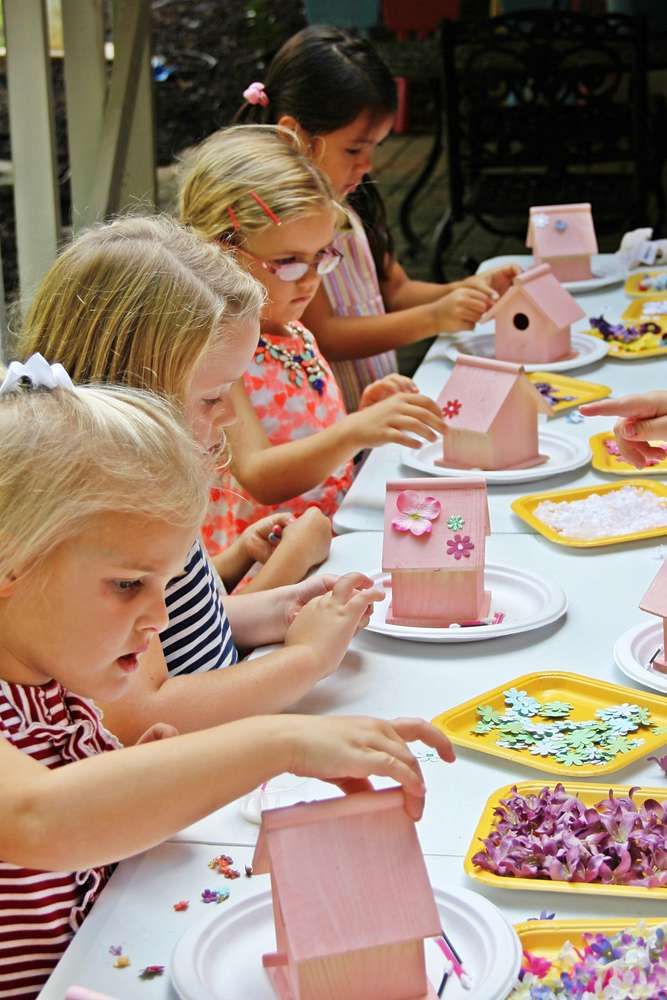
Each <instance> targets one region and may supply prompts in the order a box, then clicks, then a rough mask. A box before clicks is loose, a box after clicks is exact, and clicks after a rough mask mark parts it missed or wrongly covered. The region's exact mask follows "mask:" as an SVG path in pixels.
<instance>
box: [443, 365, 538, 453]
mask: <svg viewBox="0 0 667 1000" xmlns="http://www.w3.org/2000/svg"><path fill="white" fill-rule="evenodd" d="M438 404H439V406H440V408H441V409H442V415H443V418H444V421H445V433H444V435H443V457H442V461H438V462H437V464H438V465H443V466H447V467H449V468H455V469H483V470H488V469H526V468H529V467H530V466H532V465H539V464H540V463H541V462H545V461H546V456H545V455H540V453H539V445H538V427H537V417H538V414H539V413H546V414H550V413H551V407H550V405H549V403H548V402H547V400H546V399H545V398H544V396H543V395H542V393H541V392H539V391H538V390H537V389H536V388H535V386H534V385H533V383H532V382H531V381H530V379H528V378H527V376H526V374H525V372H524V370H523V368H522V367H521V365H515V364H512V363H511V362H509V361H495V360H494V359H493V358H477V357H473V356H472V355H469V354H459V356H458V357H457V359H456V364H455V366H454V371H453V372H452V374H451V375H450V377H449V378H448V379H447V381H446V382H445V385H444V387H443V389H442V391H441V393H440V395H439V396H438Z"/></svg>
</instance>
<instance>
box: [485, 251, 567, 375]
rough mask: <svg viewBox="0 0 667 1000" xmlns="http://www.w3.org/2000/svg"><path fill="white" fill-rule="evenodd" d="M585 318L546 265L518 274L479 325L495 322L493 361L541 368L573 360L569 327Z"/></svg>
mask: <svg viewBox="0 0 667 1000" xmlns="http://www.w3.org/2000/svg"><path fill="white" fill-rule="evenodd" d="M584 315H585V313H584V311H583V309H581V307H580V306H578V305H577V303H576V302H575V301H574V299H573V298H572V296H571V295H570V293H569V292H568V291H567V290H566V289H565V288H563V286H562V285H561V284H560V282H559V281H558V280H557V279H556V278H555V277H554V275H553V274H552V271H551V268H550V267H549V265H548V264H540V265H539V266H538V267H531V268H530V270H528V271H523V272H522V273H521V274H517V276H516V278H514V281H513V282H512V285H511V286H510V288H508V289H507V291H506V292H505V294H504V295H503V296H502V297H501V298H500V299H499V300H498V302H496V304H495V305H494V306H493V307H492V308H491V309H489V311H488V312H486V313H485V314H484V315H483V316H482V318H481V320H480V322H482V323H484V322H486V320H488V319H495V321H496V358H498V359H500V360H502V361H514V362H516V363H517V364H544V363H545V362H550V361H560V360H561V359H563V358H568V357H571V356H572V343H571V337H570V326H571V324H572V323H574V322H575V320H578V319H581V318H582V317H583V316H584Z"/></svg>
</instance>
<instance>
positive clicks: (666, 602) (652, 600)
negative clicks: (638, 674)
mask: <svg viewBox="0 0 667 1000" xmlns="http://www.w3.org/2000/svg"><path fill="white" fill-rule="evenodd" d="M639 607H640V608H641V610H642V611H647V612H648V613H649V614H650V615H657V616H658V618H662V630H663V642H662V649H661V651H660V652H659V653H658V655H657V656H656V658H655V659H654V660H653V666H654V668H655V669H656V670H659V671H660V673H663V674H667V562H663V564H662V566H661V567H660V569H659V570H658V573H657V574H656V576H654V578H653V580H652V582H651V585H650V586H649V588H648V590H647V591H646V593H645V594H644V596H643V597H642V599H641V601H640V602H639Z"/></svg>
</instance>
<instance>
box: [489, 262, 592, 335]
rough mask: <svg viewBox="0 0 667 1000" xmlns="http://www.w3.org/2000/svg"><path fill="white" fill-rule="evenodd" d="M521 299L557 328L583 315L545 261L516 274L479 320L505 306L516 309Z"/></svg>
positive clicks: (516, 310)
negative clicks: (501, 294)
mask: <svg viewBox="0 0 667 1000" xmlns="http://www.w3.org/2000/svg"><path fill="white" fill-rule="evenodd" d="M522 301H527V302H528V303H529V304H530V305H532V306H533V307H534V308H535V309H537V311H538V312H539V313H540V314H541V315H542V316H543V317H544V319H545V320H547V321H548V322H550V323H553V324H554V326H555V328H556V329H557V330H562V329H563V327H565V326H569V325H570V324H571V323H574V322H575V321H576V320H578V319H581V318H582V317H583V316H585V315H586V314H585V312H584V310H583V309H582V308H581V306H579V305H577V303H576V302H575V300H574V299H573V298H572V296H571V295H570V293H569V292H568V290H567V289H566V288H563V286H562V285H561V283H560V281H559V280H558V278H556V276H555V275H554V273H553V272H552V270H551V268H550V267H549V265H548V264H538V265H537V267H531V268H529V270H528V271H522V272H521V274H517V276H516V277H515V278H514V280H513V282H512V284H511V286H510V287H509V288H508V289H507V291H506V292H505V294H504V295H503V296H502V297H501V298H500V299H499V300H498V301H497V302H496V304H495V305H494V306H492V308H491V309H489V311H488V312H486V313H485V314H484V315H483V316H482V318H481V320H480V322H481V323H484V322H486V320H487V319H492V318H493V317H494V316H496V315H497V314H498V313H500V312H506V311H507V310H508V309H512V311H513V312H520V311H521V302H522Z"/></svg>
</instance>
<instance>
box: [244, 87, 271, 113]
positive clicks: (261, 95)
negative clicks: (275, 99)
mask: <svg viewBox="0 0 667 1000" xmlns="http://www.w3.org/2000/svg"><path fill="white" fill-rule="evenodd" d="M243 97H244V99H245V100H246V101H247V102H248V104H261V105H262V107H263V108H265V107H266V106H267V105H268V103H269V95H268V94H267V92H266V91H265V90H264V84H263V83H260V81H259V80H255V82H254V83H251V84H250V86H249V87H246V89H245V90H244V91H243Z"/></svg>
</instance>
